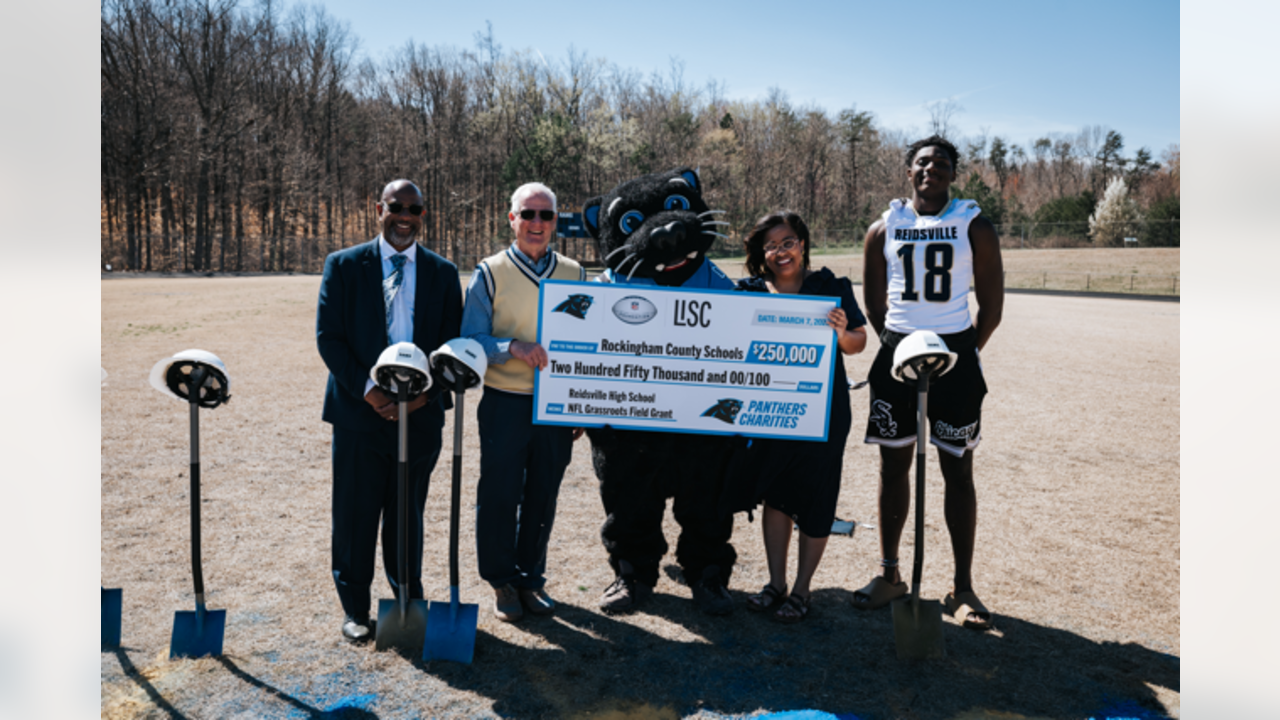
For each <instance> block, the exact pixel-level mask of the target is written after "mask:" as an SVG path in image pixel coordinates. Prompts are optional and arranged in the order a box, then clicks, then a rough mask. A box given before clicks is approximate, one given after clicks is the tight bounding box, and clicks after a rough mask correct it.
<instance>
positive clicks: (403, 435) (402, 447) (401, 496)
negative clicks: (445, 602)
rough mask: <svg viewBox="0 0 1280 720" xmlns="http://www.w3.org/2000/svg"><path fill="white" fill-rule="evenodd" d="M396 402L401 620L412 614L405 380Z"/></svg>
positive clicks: (397, 388)
mask: <svg viewBox="0 0 1280 720" xmlns="http://www.w3.org/2000/svg"><path fill="white" fill-rule="evenodd" d="M396 399H397V400H398V401H399V403H400V410H399V413H398V414H397V415H398V418H397V419H398V424H399V431H400V432H399V435H400V437H399V449H398V452H399V462H398V463H397V464H396V486H397V487H396V499H397V504H398V505H399V506H400V513H399V514H400V523H399V525H400V528H399V530H398V531H397V533H396V535H397V536H398V537H397V538H396V545H397V546H398V547H399V549H400V553H399V554H400V559H399V562H397V563H396V565H397V568H396V570H397V574H398V575H399V577H397V578H396V582H397V584H398V585H399V587H398V588H397V590H398V592H397V593H396V597H397V600H398V601H399V604H400V617H401V619H403V618H404V617H405V615H406V614H407V613H408V612H409V585H410V582H411V581H410V579H409V520H410V518H412V517H413V516H412V513H411V511H410V509H409V506H410V505H411V504H412V501H411V500H410V495H409V385H408V383H407V382H404V381H403V380H402V381H400V382H398V383H396Z"/></svg>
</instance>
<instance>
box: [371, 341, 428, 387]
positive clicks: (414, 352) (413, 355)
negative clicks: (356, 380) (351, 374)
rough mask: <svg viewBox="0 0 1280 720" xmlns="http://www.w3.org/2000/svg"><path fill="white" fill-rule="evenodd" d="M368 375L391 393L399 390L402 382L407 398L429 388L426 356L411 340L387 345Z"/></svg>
mask: <svg viewBox="0 0 1280 720" xmlns="http://www.w3.org/2000/svg"><path fill="white" fill-rule="evenodd" d="M369 377H371V378H373V381H374V382H375V383H377V384H378V387H380V388H382V389H383V390H384V391H386V392H388V393H390V394H392V395H396V394H397V393H398V392H399V390H400V385H399V383H404V384H405V386H406V387H407V388H408V390H409V399H413V398H415V397H417V396H419V395H421V394H422V393H424V392H426V391H427V390H429V389H431V370H430V369H429V368H428V367H427V356H426V354H425V353H423V352H422V350H420V349H418V346H417V345H414V344H413V343H411V342H400V343H396V344H394V345H388V346H387V349H386V350H383V351H382V354H381V355H379V356H378V362H377V363H376V364H375V365H374V366H373V369H371V370H370V371H369Z"/></svg>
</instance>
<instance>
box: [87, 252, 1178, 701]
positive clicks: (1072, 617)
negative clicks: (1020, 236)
mask: <svg viewBox="0 0 1280 720" xmlns="http://www.w3.org/2000/svg"><path fill="white" fill-rule="evenodd" d="M1038 252H1052V251H1038ZM1119 252H1123V253H1124V254H1125V256H1126V259H1128V258H1129V257H1141V256H1143V255H1142V254H1143V252H1144V251H1133V250H1125V251H1119ZM1017 259H1018V253H1015V252H1008V253H1006V264H1012V263H1014V262H1016V261H1017ZM1144 262H1145V261H1144ZM1152 262H1157V260H1153V261H1152ZM819 264H824V263H821V262H820V263H819ZM1173 265H1174V268H1175V270H1176V258H1175V260H1174V261H1173ZM722 266H723V267H726V268H729V267H730V266H729V265H728V264H727V263H724V264H722ZM733 270H736V268H733ZM858 272H860V267H859V268H858ZM731 274H737V273H736V272H731ZM854 277H858V275H857V274H854ZM318 286H319V278H318V277H316V276H303V277H255V278H212V279H203V278H202V279H125V278H116V279H111V280H106V281H104V282H103V283H102V365H103V367H104V368H105V369H106V370H107V372H108V373H109V374H110V377H109V378H108V380H107V383H106V385H105V386H104V388H103V390H102V538H101V561H102V584H103V586H105V587H109V588H111V587H118V588H123V592H124V613H123V618H124V620H123V647H122V648H120V649H119V650H104V651H103V652H102V656H101V711H102V716H103V717H105V718H264V717H266V718H295V717H296V718H387V719H390V718H416V717H466V718H472V717H484V718H491V717H504V718H529V717H547V718H583V719H585V718H598V719H603V718H610V719H614V720H621V719H623V718H678V717H696V718H724V717H743V716H752V715H758V714H766V713H774V712H781V711H787V710H799V709H806V708H808V709H817V710H822V711H826V712H830V713H839V714H841V715H842V717H856V718H861V719H862V720H870V719H871V718H919V719H926V718H936V719H960V718H967V719H971V720H972V719H977V718H1004V719H1012V718H1088V717H1096V718H1099V719H1101V718H1103V717H1141V718H1154V717H1164V716H1171V717H1178V716H1179V706H1180V680H1179V678H1180V670H1179V664H1180V655H1181V649H1180V639H1179V634H1180V617H1179V578H1180V561H1179V553H1180V545H1179V542H1180V541H1179V406H1180V405H1179V402H1180V401H1179V397H1180V396H1179V344H1178V332H1179V329H1178V328H1179V313H1180V308H1179V305H1178V304H1176V303H1170V302H1151V301H1141V300H1120V299H1105V298H1076V297H1051V296H1040V295H1028V294H1011V295H1009V296H1008V298H1007V301H1006V310H1005V320H1004V324H1003V325H1002V326H1001V328H1000V329H999V331H998V332H997V333H996V335H995V337H994V339H993V340H992V341H991V343H990V345H989V346H988V347H987V350H986V351H985V353H984V356H983V363H984V366H985V369H986V372H987V380H988V384H989V386H990V389H991V394H990V395H989V396H988V398H987V404H986V412H985V417H984V421H983V425H984V430H985V432H984V439H983V442H982V445H981V447H980V448H979V449H978V451H977V454H976V460H975V474H976V476H977V479H978V493H979V494H978V497H979V537H978V545H979V547H978V553H977V559H976V567H975V582H976V587H977V589H978V592H979V594H980V595H981V596H982V598H983V600H984V601H985V602H986V603H987V605H988V606H989V607H990V608H991V610H992V611H993V612H994V613H995V615H996V618H995V625H996V629H995V630H994V631H992V632H989V633H985V634H982V633H975V632H972V631H968V630H965V629H963V628H961V627H960V626H959V625H957V624H956V623H954V622H953V621H952V620H951V619H950V618H947V621H946V626H945V628H944V629H945V639H946V644H947V650H948V657H947V658H946V659H945V660H939V661H930V662H902V661H899V660H897V659H896V657H895V654H894V639H893V627H892V621H891V617H890V612H889V610H888V609H885V610H882V611H877V612H872V613H862V612H859V611H857V610H854V609H852V608H851V607H850V604H849V601H850V598H851V595H852V591H853V590H854V589H855V588H858V587H860V586H862V585H863V584H865V583H866V582H867V580H869V579H870V577H871V576H872V573H873V571H874V570H875V567H876V562H877V559H878V557H879V555H878V542H877V537H876V533H875V531H874V530H871V529H867V528H861V527H860V528H859V529H858V530H857V532H856V533H855V534H854V535H853V536H852V537H840V536H834V537H833V538H832V540H831V542H830V545H829V547H828V551H827V555H826V557H825V558H824V561H823V564H822V567H821V568H820V569H819V571H818V575H817V577H816V578H815V580H814V588H815V593H814V599H813V611H812V613H811V615H810V617H809V618H808V619H807V620H806V621H805V622H803V623H801V624H799V625H795V626H781V625H777V624H775V623H772V622H770V621H769V620H768V619H766V618H762V617H757V616H755V615H753V614H750V613H748V612H746V611H745V609H744V608H742V607H741V602H742V600H743V598H744V597H745V594H746V593H747V592H751V591H754V590H756V589H757V588H759V587H760V585H762V584H763V583H764V582H765V580H766V579H767V571H766V568H765V563H764V554H763V550H762V547H761V542H760V529H759V518H758V516H757V518H756V522H755V523H750V522H748V520H747V518H746V517H745V516H739V517H738V518H737V520H736V526H735V536H734V540H735V545H736V547H737V549H738V552H739V556H740V558H739V565H738V566H737V567H736V568H735V574H734V577H733V587H732V588H731V589H732V590H733V592H734V595H735V598H736V599H737V600H738V602H739V609H738V610H737V611H736V612H735V613H734V614H733V615H731V616H729V617H726V618H709V617H705V616H702V615H700V614H698V613H697V612H696V610H695V609H694V608H693V605H692V602H691V601H690V600H689V593H688V589H687V588H685V587H682V586H681V585H680V584H679V583H678V582H677V581H676V579H675V577H674V574H673V573H671V572H668V573H667V575H666V576H664V577H663V578H662V580H661V581H660V583H659V586H658V588H657V593H656V595H655V597H654V600H653V602H652V603H651V604H650V605H649V606H647V607H646V608H645V611H644V612H641V613H638V614H636V615H633V616H626V617H608V616H605V615H603V614H601V613H600V612H599V611H598V610H597V609H596V606H595V604H596V601H597V599H598V597H599V595H600V592H601V590H602V589H603V588H604V587H605V586H606V585H607V584H608V583H609V582H610V581H611V579H612V577H611V572H610V570H609V568H608V565H607V563H606V562H605V555H604V551H603V549H602V548H601V545H600V540H599V527H600V523H601V521H602V520H603V513H602V510H601V505H600V500H599V496H598V493H597V490H596V487H595V479H594V476H593V474H592V471H591V467H590V454H589V452H588V451H589V448H588V446H587V442H588V441H587V440H586V439H585V438H584V439H583V440H581V441H579V444H578V445H577V447H576V448H575V454H574V458H573V462H572V464H571V465H570V467H569V470H568V473H567V475H566V477H565V480H564V484H563V488H562V491H561V496H560V503H559V515H558V517H557V522H556V527H555V531H554V533H553V535H552V539H551V546H550V550H549V569H548V576H549V578H550V582H549V585H548V591H549V593H550V594H551V595H552V596H553V597H555V598H556V599H557V600H559V601H560V602H561V603H562V604H561V608H560V611H559V612H558V614H557V615H556V616H555V617H554V618H548V619H544V618H527V619H526V620H525V621H524V622H522V623H521V624H518V625H508V624H504V623H501V622H498V621H496V620H495V619H494V618H493V615H492V612H491V610H490V603H491V598H492V593H491V591H490V590H488V588H487V586H486V585H485V584H484V583H483V582H482V581H481V580H480V579H479V576H478V575H477V573H476V571H475V557H474V533H473V529H474V521H473V517H472V515H471V514H470V512H469V508H470V507H471V506H472V501H473V498H474V484H475V479H476V475H477V471H478V447H479V444H478V439H477V436H476V429H475V420H474V410H475V407H476V401H477V400H478V399H479V393H469V394H468V402H467V418H466V436H465V444H464V458H463V477H464V491H465V493H466V495H465V496H464V499H463V508H464V519H463V523H462V535H463V537H462V549H463V553H462V575H463V577H462V598H463V601H464V602H471V603H479V604H480V606H481V612H480V623H479V632H478V638H477V642H476V653H475V661H474V662H473V664H471V665H469V666H463V665H458V664H450V663H443V662H434V663H422V662H420V661H414V660H411V659H406V658H403V657H401V656H399V655H396V654H392V653H378V652H375V651H374V649H373V648H372V646H363V647H355V646H351V645H348V644H346V643H344V642H343V641H342V640H341V638H340V635H339V625H340V623H341V620H342V614H341V610H340V607H339V605H338V602H337V597H336V594H335V592H334V589H333V584H332V580H331V577H330V574H329V503H330V487H329V485H330V472H329V440H330V431H329V427H328V426H327V425H326V424H324V423H323V422H321V420H320V407H321V399H322V393H323V387H324V383H325V378H326V370H325V368H324V365H323V364H322V362H321V360H320V358H319V356H318V354H317V352H316V349H315V341H314V314H315V302H316V295H317V289H318ZM192 347H199V348H203V349H206V350H209V351H212V352H214V353H216V354H218V355H219V356H220V357H221V358H222V359H223V360H224V361H225V362H226V364H227V366H228V368H229V369H230V373H231V380H232V387H231V389H232V399H231V401H230V403H228V404H227V405H225V406H223V407H220V408H218V409H216V410H213V411H204V412H202V416H201V459H202V473H203V478H202V479H203V486H204V491H203V504H202V507H203V525H204V538H205V542H204V548H203V552H204V570H205V583H206V589H207V593H208V601H209V606H210V607H211V608H215V609H225V610H226V611H227V628H226V640H225V655H224V656H223V657H221V658H209V659H201V660H178V661H170V660H169V659H168V643H169V635H170V631H171V628H172V624H173V616H174V612H175V611H178V610H191V609H192V608H193V599H192V589H191V577H190V559H189V550H188V543H189V524H188V523H189V521H188V498H187V484H188V470H187V464H188V414H187V413H188V411H187V406H186V405H185V404H184V403H180V402H178V401H176V400H173V399H172V398H169V397H168V396H165V395H162V394H161V393H159V392H156V391H155V390H153V389H151V388H150V386H149V385H148V383H147V374H148V372H149V370H150V368H151V366H152V364H154V363H155V362H156V361H157V360H159V359H160V358H163V357H166V356H168V355H170V354H172V353H174V352H177V351H179V350H183V349H186V348H192ZM874 351H875V341H874V340H873V341H872V342H871V346H870V347H868V349H867V352H865V353H864V354H862V355H858V356H855V357H852V358H849V359H848V360H847V365H846V367H847V369H848V372H849V376H850V378H853V379H859V378H862V377H864V376H865V375H866V371H867V368H868V367H869V365H870V362H871V358H872V356H873V354H874ZM863 393H865V391H857V392H855V393H854V396H853V397H854V404H855V410H854V412H855V422H854V432H853V436H852V437H851V438H850V442H849V445H848V450H847V453H846V458H845V475H844V484H843V488H842V492H841V497H840V503H839V508H838V512H837V514H838V515H839V516H840V517H842V518H846V519H856V520H858V521H859V522H864V523H875V522H876V518H875V509H874V508H875V496H876V491H875V486H876V464H877V459H876V457H877V456H876V453H875V451H874V449H872V448H870V447H868V446H865V445H863V444H862V442H861V430H862V427H861V425H862V423H861V421H860V420H858V418H859V417H860V416H861V415H862V414H863V413H864V412H865V410H864V408H865V403H866V395H865V394H863ZM451 433H452V418H450V419H449V422H448V423H447V424H446V440H445V447H446V452H445V454H444V455H443V456H442V457H441V460H440V463H439V465H438V466H437V469H436V472H435V475H434V476H433V481H432V490H431V495H430V498H429V501H428V506H427V510H426V560H425V563H424V565H425V573H424V582H425V585H426V593H427V597H428V599H431V600H447V599H448V581H447V564H446V551H447V529H448V479H449V474H450V468H451V457H450V455H449V453H448V451H447V448H448V447H449V444H450V440H451V437H452V436H451ZM928 473H929V490H928V491H929V504H928V519H927V529H926V537H927V548H928V556H927V560H926V565H925V571H924V584H923V590H922V594H923V596H924V597H926V598H934V599H938V598H941V597H942V596H943V595H944V594H945V593H946V592H947V590H948V589H949V578H950V576H951V573H952V563H951V559H950V552H949V545H948V542H947V534H946V526H945V523H944V521H943V519H942V483H941V475H940V473H939V472H938V467H937V462H936V459H935V458H933V457H932V454H931V457H930V462H929V465H928ZM667 529H668V538H669V539H670V540H671V541H672V543H673V544H674V538H675V537H676V535H675V532H676V526H675V525H674V523H673V522H672V521H670V519H668V528H667ZM910 537H911V533H910V530H908V532H907V534H906V537H905V538H904V541H905V542H904V548H903V557H905V558H910V557H911V555H910V553H911V551H912V545H911V539H910ZM668 563H669V565H670V567H674V558H672V557H668ZM792 563H793V572H794V551H793V556H792ZM375 597H390V594H389V590H388V589H387V587H386V584H385V582H380V583H379V584H378V585H376V586H375Z"/></svg>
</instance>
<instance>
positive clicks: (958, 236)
mask: <svg viewBox="0 0 1280 720" xmlns="http://www.w3.org/2000/svg"><path fill="white" fill-rule="evenodd" d="M959 159H960V153H959V152H958V151H957V150H956V148H955V146H954V145H952V144H951V143H950V142H947V141H946V140H945V139H943V138H941V137H939V136H937V135H934V136H931V137H928V138H925V139H924V140H920V141H918V142H915V143H913V144H912V145H911V146H910V147H908V148H907V153H906V161H907V177H908V179H909V181H910V183H911V191H912V192H911V198H910V199H902V200H894V201H893V202H892V203H890V206H889V209H888V210H887V211H885V213H884V215H883V216H881V218H880V219H879V220H877V221H876V222H875V224H873V225H872V226H871V227H870V228H868V230H867V236H866V242H865V253H866V256H865V263H864V266H863V267H864V269H863V285H862V288H863V299H864V306H865V307H866V310H867V319H868V320H870V322H871V326H872V327H873V328H875V331H876V333H878V334H879V336H880V350H879V352H878V354H877V355H876V358H875V361H874V362H873V363H872V366H871V372H870V376H869V378H868V379H869V380H870V385H871V407H870V413H869V417H868V421H867V435H866V442H868V443H874V444H877V445H879V446H880V501H879V505H880V549H881V552H882V553H883V556H882V557H883V559H882V560H881V561H880V565H881V574H880V575H878V576H876V578H875V579H874V580H872V581H871V583H869V584H868V585H867V586H866V587H863V588H862V589H860V590H858V591H857V592H855V593H854V601H853V602H854V606H855V607H858V608H862V609H874V608H878V607H882V606H884V605H886V604H888V603H889V602H890V601H891V600H893V599H894V598H897V597H900V596H902V595H905V594H906V592H907V584H906V583H905V582H903V578H902V575H901V573H900V572H899V571H898V543H899V541H900V540H901V538H902V528H903V526H904V525H905V524H906V521H907V513H908V511H909V509H910V504H911V484H910V482H909V475H910V471H911V463H912V459H913V457H914V455H915V440H916V407H915V405H916V389H915V386H914V385H907V384H905V383H902V382H899V381H897V380H894V379H893V377H892V376H891V375H890V372H889V371H890V367H891V365H892V363H893V351H894V349H895V348H896V347H897V345H898V342H899V341H901V340H902V338H904V337H906V336H907V335H908V334H909V333H911V332H912V331H915V330H932V331H933V332H936V333H938V334H939V335H940V336H941V337H942V339H943V340H944V341H945V342H946V344H947V347H948V348H949V349H950V350H951V351H952V352H955V353H956V354H957V360H956V365H955V367H954V368H952V370H951V371H950V372H948V373H947V374H946V375H943V376H942V377H940V378H937V379H935V380H933V381H932V382H931V383H930V389H929V406H928V421H929V424H930V429H931V432H930V440H931V441H932V442H933V444H934V445H936V446H937V448H938V462H939V464H940V465H941V466H942V476H943V479H944V480H945V484H946V500H945V515H946V521H947V530H948V531H949V533H950V535H951V550H952V553H953V554H954V555H955V570H956V573H955V579H954V587H953V589H952V591H951V592H950V593H948V595H947V598H946V605H947V608H948V610H949V611H950V612H951V613H952V614H953V615H954V616H955V618H956V620H957V621H959V622H960V623H962V624H963V625H964V626H965V627H967V628H972V629H977V630H986V629H988V628H990V627H991V614H990V612H988V611H987V608H986V607H985V606H984V605H983V604H982V602H981V601H980V600H979V599H978V596H977V595H975V594H974V592H973V577H972V567H973V548H974V537H975V532H976V527H977V519H978V503H977V497H976V494H975V491H974V484H973V450H974V448H976V447H977V446H978V441H979V440H981V437H982V424H981V414H982V399H983V396H984V395H986V393H987V385H986V382H985V381H984V380H983V377H982V365H981V363H980V362H979V351H980V350H982V348H983V347H984V346H985V345H986V344H987V341H988V340H990V339H991V334H992V333H993V332H994V331H995V329H996V326H997V325H999V324H1000V315H1001V312H1002V310H1003V306H1004V270H1003V265H1002V264H1001V260H1000V240H999V238H998V237H997V236H996V229H995V226H994V225H992V224H991V221H990V220H988V219H987V218H986V217H985V216H983V215H982V214H981V210H980V209H979V208H978V206H977V203H975V202H974V201H972V200H958V199H952V198H951V196H950V187H951V184H952V183H953V182H955V179H956V165H957V163H958V161H959ZM970 281H972V282H973V288H974V295H975V298H976V299H977V304H978V307H977V310H976V311H975V312H973V313H970V308H969V283H970Z"/></svg>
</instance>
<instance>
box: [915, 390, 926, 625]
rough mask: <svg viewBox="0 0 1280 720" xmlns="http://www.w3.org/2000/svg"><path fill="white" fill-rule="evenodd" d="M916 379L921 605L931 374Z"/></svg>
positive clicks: (917, 564) (917, 555) (917, 576)
mask: <svg viewBox="0 0 1280 720" xmlns="http://www.w3.org/2000/svg"><path fill="white" fill-rule="evenodd" d="M921 370H923V368H921ZM917 374H918V377H917V379H916V392H917V395H918V397H917V399H916V535H915V546H916V547H915V559H914V561H913V562H912V564H911V601H912V603H914V604H915V605H916V606H917V607H918V606H919V604H920V575H921V573H922V572H923V571H924V463H925V455H924V453H925V448H926V447H927V446H928V445H929V416H928V408H929V374H928V373H927V372H922V371H919V370H918V371H917Z"/></svg>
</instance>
